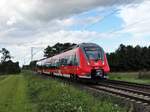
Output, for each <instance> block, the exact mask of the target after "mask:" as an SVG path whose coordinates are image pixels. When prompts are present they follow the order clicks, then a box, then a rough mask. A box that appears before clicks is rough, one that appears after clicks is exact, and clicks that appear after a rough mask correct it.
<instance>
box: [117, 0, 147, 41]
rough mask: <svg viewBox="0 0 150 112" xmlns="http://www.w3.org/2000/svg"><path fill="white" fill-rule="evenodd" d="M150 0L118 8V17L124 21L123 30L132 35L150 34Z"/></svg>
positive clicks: (143, 35)
mask: <svg viewBox="0 0 150 112" xmlns="http://www.w3.org/2000/svg"><path fill="white" fill-rule="evenodd" d="M149 6H150V1H147V0H146V1H144V2H142V3H141V4H136V5H127V6H124V7H121V8H120V12H119V17H121V18H122V19H123V21H124V25H123V27H124V29H123V32H128V33H131V34H132V35H133V36H134V37H141V38H142V37H145V36H148V35H150V32H149V29H150V15H149V14H148V13H149V11H150V7H149Z"/></svg>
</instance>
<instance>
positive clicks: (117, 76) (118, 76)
mask: <svg viewBox="0 0 150 112" xmlns="http://www.w3.org/2000/svg"><path fill="white" fill-rule="evenodd" d="M109 78H110V79H113V80H122V81H129V82H136V83H141V84H150V78H139V73H138V72H129V73H128V72H124V73H121V72H120V73H110V74H109Z"/></svg>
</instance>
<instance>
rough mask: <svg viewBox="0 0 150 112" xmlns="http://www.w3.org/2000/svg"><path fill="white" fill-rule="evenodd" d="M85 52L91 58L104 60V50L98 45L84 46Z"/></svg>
mask: <svg viewBox="0 0 150 112" xmlns="http://www.w3.org/2000/svg"><path fill="white" fill-rule="evenodd" d="M84 50H85V54H86V56H87V58H88V59H90V60H99V59H101V60H103V52H102V50H101V49H100V48H96V47H86V48H84Z"/></svg>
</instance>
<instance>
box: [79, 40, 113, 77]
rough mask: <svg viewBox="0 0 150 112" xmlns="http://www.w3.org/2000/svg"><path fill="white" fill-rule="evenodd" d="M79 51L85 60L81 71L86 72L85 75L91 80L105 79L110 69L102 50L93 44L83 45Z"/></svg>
mask: <svg viewBox="0 0 150 112" xmlns="http://www.w3.org/2000/svg"><path fill="white" fill-rule="evenodd" d="M81 49H82V51H83V55H84V60H85V61H84V62H85V64H84V65H83V69H84V70H85V71H86V72H87V75H88V76H90V77H91V78H92V79H95V78H101V79H102V78H103V79H106V78H107V73H108V72H109V71H110V68H109V65H108V62H107V57H106V54H105V52H104V50H103V49H102V48H101V47H100V46H98V45H97V44H93V43H86V44H83V45H82V47H81ZM82 62H83V60H82Z"/></svg>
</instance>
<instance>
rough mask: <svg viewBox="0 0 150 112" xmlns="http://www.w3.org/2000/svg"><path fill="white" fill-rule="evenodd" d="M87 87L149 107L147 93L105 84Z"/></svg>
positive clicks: (149, 102) (149, 95)
mask: <svg viewBox="0 0 150 112" xmlns="http://www.w3.org/2000/svg"><path fill="white" fill-rule="evenodd" d="M88 87H89V88H92V89H95V90H98V91H104V92H107V93H111V94H114V95H117V96H121V97H123V98H125V99H128V100H130V101H135V102H138V103H142V104H144V105H150V94H149V93H147V92H142V91H138V90H133V89H130V88H126V87H118V86H113V85H106V84H98V85H89V86H88Z"/></svg>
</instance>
